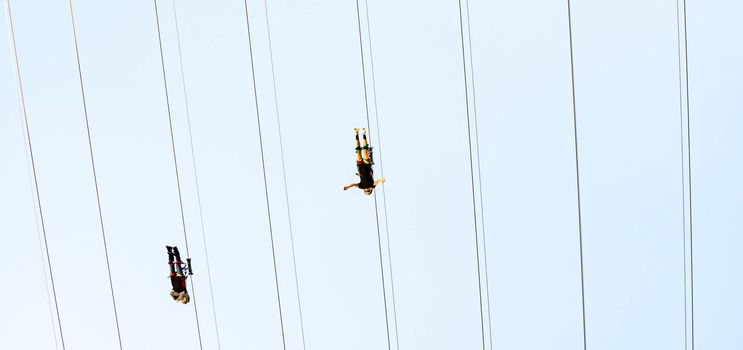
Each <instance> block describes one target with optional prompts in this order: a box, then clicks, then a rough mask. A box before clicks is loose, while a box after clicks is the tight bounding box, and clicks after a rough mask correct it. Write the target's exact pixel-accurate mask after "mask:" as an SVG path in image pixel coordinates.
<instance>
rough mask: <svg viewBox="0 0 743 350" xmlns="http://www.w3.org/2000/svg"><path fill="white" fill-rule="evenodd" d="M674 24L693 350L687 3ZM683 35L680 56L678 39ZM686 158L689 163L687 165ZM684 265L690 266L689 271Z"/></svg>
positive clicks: (686, 300)
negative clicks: (677, 59) (676, 45)
mask: <svg viewBox="0 0 743 350" xmlns="http://www.w3.org/2000/svg"><path fill="white" fill-rule="evenodd" d="M680 6H683V12H682V11H681V9H680ZM676 21H677V27H676V34H677V36H676V38H677V44H678V58H679V67H678V69H679V114H680V115H679V118H680V122H681V188H682V197H681V198H682V203H683V205H682V219H683V234H684V349H685V350H686V349H689V345H691V350H694V345H695V344H694V254H693V252H694V250H693V249H694V240H693V238H694V235H693V231H692V228H693V226H692V207H691V119H690V116H689V114H690V113H689V112H690V108H689V50H688V37H687V20H686V0H683V1H679V0H676ZM682 21H683V22H682ZM682 27H683V29H682ZM682 35H683V53H682V39H681V36H682ZM684 88H685V90H686V91H685V93H686V94H685V95H684ZM684 97H685V99H684ZM684 112H686V142H687V144H686V145H685V144H684ZM685 146H686V147H685ZM685 148H686V152H688V153H686V154H685V152H684V149H685ZM687 157H688V163H687V162H686V159H687ZM687 180H688V183H689V185H688V187H686V181H687ZM687 191H688V192H687ZM686 194H688V198H689V201H688V203H686V202H685V201H684V199H685V198H686ZM687 204H688V212H687ZM687 222H688V224H689V230H688V232H687V229H686V225H687ZM687 239H688V241H687ZM687 244H688V245H689V255H688V260H687V254H686V246H687ZM687 264H688V266H689V268H688V269H687ZM689 316H691V327H689ZM689 328H691V329H689ZM689 336H691V343H689Z"/></svg>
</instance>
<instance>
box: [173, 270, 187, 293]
mask: <svg viewBox="0 0 743 350" xmlns="http://www.w3.org/2000/svg"><path fill="white" fill-rule="evenodd" d="M170 284H172V285H173V291H174V292H176V293H180V292H185V291H186V277H184V276H178V275H176V274H173V275H170Z"/></svg>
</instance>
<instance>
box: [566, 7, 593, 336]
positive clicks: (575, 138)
mask: <svg viewBox="0 0 743 350" xmlns="http://www.w3.org/2000/svg"><path fill="white" fill-rule="evenodd" d="M567 5H568V6H567V7H568V38H569V42H568V43H569V46H570V88H571V92H572V93H571V96H572V106H573V146H574V148H575V188H576V193H577V196H576V197H577V205H578V244H579V249H580V300H581V325H582V328H583V350H586V349H587V348H588V345H587V342H586V339H587V336H586V285H585V280H584V271H583V215H582V212H581V201H580V195H581V192H580V165H579V162H578V160H579V158H578V113H577V111H576V105H575V62H574V61H575V59H574V54H573V16H572V8H571V6H570V0H567Z"/></svg>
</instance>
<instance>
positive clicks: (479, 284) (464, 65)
mask: <svg viewBox="0 0 743 350" xmlns="http://www.w3.org/2000/svg"><path fill="white" fill-rule="evenodd" d="M467 15H468V16H469V13H468V14H467ZM468 21H469V17H468ZM468 24H469V22H468ZM459 30H460V34H461V43H462V72H463V75H464V101H465V109H466V112H467V113H466V114H467V142H468V146H469V161H470V177H471V185H472V216H473V220H474V226H475V257H476V258H477V287H478V288H477V292H478V293H479V296H480V298H479V300H478V302H479V304H480V332H481V335H482V349H483V350H485V306H484V305H483V293H482V287H483V286H482V273H481V267H480V237H479V230H478V225H477V199H476V193H475V165H474V160H473V159H472V158H473V157H472V153H473V146H472V128H473V125H471V124H472V118H471V116H470V102H469V101H470V86H469V79H468V74H467V53H466V50H465V37H464V11H463V10H462V0H459ZM468 33H469V32H468ZM470 42H471V39H470ZM470 50H471V48H470ZM470 55H471V52H470ZM473 98H474V95H473ZM473 101H474V100H473ZM473 112H474V111H473ZM477 141H478V142H479V140H477ZM478 148H479V147H478ZM477 161H478V172H479V161H480V158H479V157H478V159H477ZM478 180H479V179H478ZM480 191H482V186H480ZM480 198H482V193H480ZM483 233H484V231H483ZM484 236H485V235H484V234H483V237H484ZM483 250H484V246H483ZM486 265H487V262H486ZM485 279H486V280H487V276H485ZM488 304H489V302H488ZM488 324H490V322H488ZM489 333H492V332H489ZM491 347H492V344H491Z"/></svg>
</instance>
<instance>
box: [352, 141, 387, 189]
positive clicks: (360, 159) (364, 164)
mask: <svg viewBox="0 0 743 350" xmlns="http://www.w3.org/2000/svg"><path fill="white" fill-rule="evenodd" d="M353 132H354V135H355V136H356V167H357V168H358V173H356V175H358V176H359V182H357V183H353V184H350V185H348V186H346V187H343V190H344V191H345V190H348V189H349V188H351V187H358V188H359V189H361V190H363V191H364V193H365V194H366V195H371V194H372V192H374V188H375V187H377V185H379V184H381V183H383V182H384V179H378V180H376V181H374V170H373V169H372V165H374V160H373V158H372V148H371V147H369V143H368V142H367V140H366V129H361V136H362V138H363V139H364V144H363V146H362V145H361V144H360V143H359V129H358V128H355V129H353Z"/></svg>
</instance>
